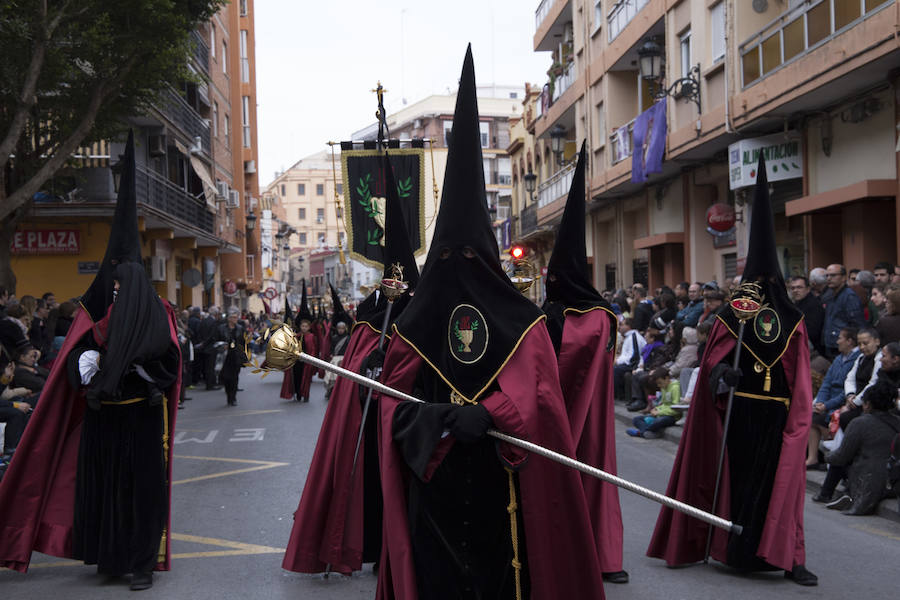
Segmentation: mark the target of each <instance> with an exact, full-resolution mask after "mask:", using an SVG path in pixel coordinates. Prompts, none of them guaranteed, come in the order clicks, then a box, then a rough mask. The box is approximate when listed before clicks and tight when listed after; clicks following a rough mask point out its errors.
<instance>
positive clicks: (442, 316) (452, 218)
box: [394, 47, 543, 400]
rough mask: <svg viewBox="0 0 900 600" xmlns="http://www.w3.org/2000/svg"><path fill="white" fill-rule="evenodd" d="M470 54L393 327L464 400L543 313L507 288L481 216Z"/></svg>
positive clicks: (495, 371) (484, 202)
mask: <svg viewBox="0 0 900 600" xmlns="http://www.w3.org/2000/svg"><path fill="white" fill-rule="evenodd" d="M486 198H487V197H486V194H485V187H484V164H483V162H482V154H481V131H480V127H479V117H478V101H477V98H476V87H475V66H474V61H473V60H472V51H471V47H469V49H468V50H467V51H466V57H465V60H464V62H463V68H462V75H461V76H460V82H459V91H458V93H457V97H456V110H455V112H454V115H453V129H452V130H451V133H450V142H449V148H448V151H447V166H446V170H445V172H444V185H443V193H442V196H441V206H440V210H439V212H438V217H437V221H436V223H435V230H434V237H433V239H432V242H431V248H430V249H429V252H428V257H427V259H426V260H425V267H424V268H423V270H422V275H421V278H420V279H419V284H418V286H417V287H416V292H415V295H414V296H413V299H412V301H411V302H410V303H409V306H407V307H406V309H405V310H404V312H403V314H402V315H401V316H400V318H399V319H398V320H397V321H396V322H395V324H394V331H395V332H396V333H397V334H399V335H400V336H401V337H402V338H403V339H404V341H406V342H407V343H408V344H409V345H410V346H411V347H412V348H413V349H414V350H415V351H416V352H418V353H419V354H420V355H421V356H422V357H423V358H425V359H426V360H427V361H428V363H429V364H430V365H431V366H432V367H434V369H435V370H436V371H437V373H438V374H439V376H440V377H441V379H443V381H444V382H445V383H446V384H447V385H448V386H449V387H450V388H451V389H453V390H454V391H456V392H457V393H459V394H461V395H462V396H463V397H465V398H467V399H470V400H474V399H476V398H478V397H479V396H480V395H481V394H482V393H483V392H484V391H486V390H487V388H488V386H489V385H490V384H491V382H492V381H493V380H494V378H495V377H496V376H497V374H498V373H499V371H500V369H501V368H502V367H503V365H504V364H505V363H506V361H507V360H508V359H509V357H510V355H511V354H512V352H513V351H514V350H515V349H516V347H518V344H519V342H520V341H521V340H522V338H523V337H524V336H525V334H526V333H527V332H528V330H529V329H531V327H532V326H534V325H535V324H536V323H538V322H539V321H540V320H541V319H542V318H543V314H542V313H541V311H540V309H539V308H538V307H537V306H535V305H534V304H532V303H531V302H530V301H529V300H527V299H526V298H525V297H524V296H523V295H522V294H521V293H520V292H519V291H518V290H517V289H516V288H515V287H514V286H513V284H512V282H510V280H509V278H508V277H507V276H506V273H505V272H504V271H503V268H502V266H501V264H500V257H499V250H498V248H497V241H496V238H495V236H494V231H493V230H492V229H491V221H490V217H489V216H488V210H487V200H486Z"/></svg>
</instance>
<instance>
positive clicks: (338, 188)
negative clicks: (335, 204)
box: [336, 183, 344, 196]
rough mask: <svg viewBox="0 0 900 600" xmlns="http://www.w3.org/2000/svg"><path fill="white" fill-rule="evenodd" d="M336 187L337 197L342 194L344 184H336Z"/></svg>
mask: <svg viewBox="0 0 900 600" xmlns="http://www.w3.org/2000/svg"><path fill="white" fill-rule="evenodd" d="M336 186H337V188H336V189H337V193H338V196H340V195H341V194H343V193H344V184H343V183H338V184H336Z"/></svg>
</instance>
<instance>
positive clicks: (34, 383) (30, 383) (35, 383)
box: [13, 346, 50, 393]
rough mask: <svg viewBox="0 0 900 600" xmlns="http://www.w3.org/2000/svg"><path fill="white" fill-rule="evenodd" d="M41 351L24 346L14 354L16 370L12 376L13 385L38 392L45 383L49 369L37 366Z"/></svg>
mask: <svg viewBox="0 0 900 600" xmlns="http://www.w3.org/2000/svg"><path fill="white" fill-rule="evenodd" d="M40 357H41V351H40V350H38V349H37V348H35V347H33V346H26V347H25V348H22V349H21V350H19V352H18V353H17V354H16V371H15V375H14V376H13V385H14V386H15V387H22V388H27V389H29V390H31V391H32V392H33V393H39V392H40V391H41V390H43V389H44V384H45V383H47V377H49V376H50V371H48V370H47V369H45V368H43V367H39V366H38V360H39V359H40Z"/></svg>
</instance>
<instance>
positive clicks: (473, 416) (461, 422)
mask: <svg viewBox="0 0 900 600" xmlns="http://www.w3.org/2000/svg"><path fill="white" fill-rule="evenodd" d="M493 424H494V420H493V419H492V418H491V413H489V412H488V410H487V409H486V408H485V407H483V406H481V405H480V404H470V405H466V406H456V407H454V410H451V411H450V412H449V413H448V414H447V416H446V417H445V418H444V425H445V426H446V427H447V429H448V430H449V431H450V434H451V435H452V436H453V437H455V438H456V439H457V440H459V441H460V442H462V443H464V444H470V443H472V442H477V441H478V440H480V439H481V438H483V437H484V436H485V434H486V433H487V430H488V429H490V428H491V425H493Z"/></svg>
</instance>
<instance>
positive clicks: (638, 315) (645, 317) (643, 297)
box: [631, 283, 653, 333]
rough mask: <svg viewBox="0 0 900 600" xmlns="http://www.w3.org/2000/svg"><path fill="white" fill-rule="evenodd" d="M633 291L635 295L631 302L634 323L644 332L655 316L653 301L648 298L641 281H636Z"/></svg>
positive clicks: (636, 327) (635, 326)
mask: <svg viewBox="0 0 900 600" xmlns="http://www.w3.org/2000/svg"><path fill="white" fill-rule="evenodd" d="M631 293H632V295H633V300H632V304H631V306H632V309H631V318H632V319H633V325H634V328H635V329H637V330H638V331H640V332H641V333H643V332H644V331H645V330H646V329H647V327H648V326H649V325H650V320H651V319H652V318H653V302H651V301H650V300H647V290H645V289H644V286H643V285H641V284H640V283H636V284H634V285H633V286H632V287H631Z"/></svg>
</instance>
